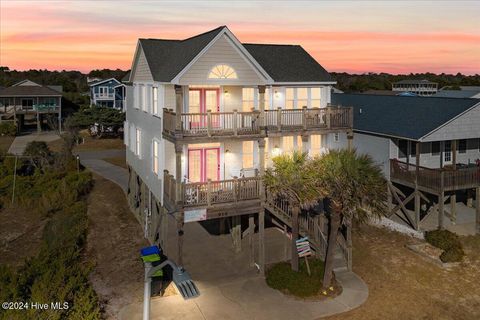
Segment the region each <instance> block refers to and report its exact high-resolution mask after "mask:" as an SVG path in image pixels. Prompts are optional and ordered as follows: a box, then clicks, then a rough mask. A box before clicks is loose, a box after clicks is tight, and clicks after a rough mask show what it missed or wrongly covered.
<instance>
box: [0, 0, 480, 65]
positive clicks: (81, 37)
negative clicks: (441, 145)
mask: <svg viewBox="0 0 480 320" xmlns="http://www.w3.org/2000/svg"><path fill="white" fill-rule="evenodd" d="M479 17H480V1H441V0H437V1H385V0H384V1H339V0H337V1H293V0H289V1H285V0H283V1H232V0H228V1H205V0H203V1H154V0H150V1H128V0H117V1H100V0H96V1H90V0H78V1H48V0H37V1H25V0H22V1H20V0H0V65H1V66H8V67H9V68H10V69H17V70H24V69H38V68H41V69H50V70H62V69H66V70H80V71H83V72H88V71H90V70H92V69H98V68H121V69H129V68H130V64H131V60H132V56H133V53H134V50H135V45H136V41H137V39H138V38H166V39H182V38H186V37H189V36H192V35H195V34H198V33H202V32H205V31H208V30H210V29H213V28H215V27H217V26H219V25H227V26H228V27H229V28H230V30H231V31H232V32H233V33H234V34H235V35H236V36H237V37H238V38H239V39H240V41H242V42H253V43H285V44H300V45H302V46H303V47H304V48H305V49H306V50H307V51H308V52H309V53H310V54H312V55H313V56H314V58H316V59H317V61H318V62H320V63H321V64H322V65H323V66H324V67H325V68H327V70H329V71H347V72H357V73H363V72H390V73H410V72H427V71H429V72H435V73H441V72H445V73H457V72H462V73H466V74H475V73H480V18H479Z"/></svg>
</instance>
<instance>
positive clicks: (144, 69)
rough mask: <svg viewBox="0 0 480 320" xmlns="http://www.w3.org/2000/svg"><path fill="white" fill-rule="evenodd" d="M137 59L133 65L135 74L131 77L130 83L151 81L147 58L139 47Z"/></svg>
mask: <svg viewBox="0 0 480 320" xmlns="http://www.w3.org/2000/svg"><path fill="white" fill-rule="evenodd" d="M138 50H139V52H138V57H137V61H136V65H135V69H134V70H135V72H134V74H133V75H132V82H136V81H153V77H152V72H151V71H150V68H149V66H148V63H147V58H146V57H145V53H144V52H143V49H142V47H141V46H139V47H138Z"/></svg>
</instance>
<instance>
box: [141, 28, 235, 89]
mask: <svg viewBox="0 0 480 320" xmlns="http://www.w3.org/2000/svg"><path fill="white" fill-rule="evenodd" d="M224 27H225V26H221V27H218V28H216V29H213V30H211V31H208V32H206V33H202V34H199V35H197V36H195V37H192V38H188V39H185V40H162V39H140V44H141V46H142V48H143V51H144V53H145V57H146V58H147V62H148V66H149V67H150V71H151V72H152V76H153V79H154V80H155V81H161V82H169V81H171V80H172V79H173V78H175V76H176V75H177V74H179V73H180V71H182V70H183V68H185V67H186V66H187V64H189V63H190V61H192V60H193V58H195V57H196V56H197V54H199V53H200V51H202V49H203V48H204V47H205V46H206V45H207V44H208V43H210V41H212V40H213V38H215V36H216V35H217V34H218V33H219V32H220V31H222V29H223V28H224Z"/></svg>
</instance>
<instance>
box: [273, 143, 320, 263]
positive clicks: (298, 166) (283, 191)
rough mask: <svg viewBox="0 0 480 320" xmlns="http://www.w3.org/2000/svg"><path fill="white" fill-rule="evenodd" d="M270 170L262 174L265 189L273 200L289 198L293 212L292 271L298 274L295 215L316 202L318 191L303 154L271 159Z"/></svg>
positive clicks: (296, 222) (296, 221) (296, 153)
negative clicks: (301, 208) (273, 197)
mask: <svg viewBox="0 0 480 320" xmlns="http://www.w3.org/2000/svg"><path fill="white" fill-rule="evenodd" d="M272 162H273V167H272V168H268V169H267V170H266V172H265V177H264V181H265V186H266V188H267V190H268V192H269V193H271V194H273V195H274V196H275V197H284V198H286V199H288V201H289V202H290V204H292V206H293V210H292V260H291V265H292V270H294V271H298V255H297V254H296V252H297V249H296V244H295V240H296V239H297V238H298V214H299V212H300V207H303V208H308V207H311V206H313V205H314V204H316V203H317V201H318V200H319V198H320V193H319V190H318V189H317V188H316V187H315V180H314V178H315V175H314V173H313V172H312V169H313V167H312V166H309V165H308V157H307V154H306V153H299V152H295V153H293V155H292V156H289V155H281V156H278V157H274V158H273V159H272Z"/></svg>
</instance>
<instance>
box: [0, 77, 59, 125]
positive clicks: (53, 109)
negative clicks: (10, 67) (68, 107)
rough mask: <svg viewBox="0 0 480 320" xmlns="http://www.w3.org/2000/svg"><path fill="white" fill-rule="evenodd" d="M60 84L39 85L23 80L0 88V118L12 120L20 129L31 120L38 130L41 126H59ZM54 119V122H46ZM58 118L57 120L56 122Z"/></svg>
mask: <svg viewBox="0 0 480 320" xmlns="http://www.w3.org/2000/svg"><path fill="white" fill-rule="evenodd" d="M61 117H62V86H47V85H45V86H44V85H40V84H38V83H35V82H33V81H30V80H23V81H21V82H18V83H16V84H14V85H12V86H10V87H7V88H3V89H0V120H13V121H15V122H16V124H17V126H18V130H19V131H21V130H22V129H24V128H25V125H26V124H28V123H29V122H31V121H34V122H35V123H36V127H37V130H38V131H41V130H42V127H43V126H47V125H48V126H51V125H56V124H57V123H58V128H60V126H61ZM49 119H51V120H52V119H55V121H54V122H50V123H49V122H48V120H49ZM57 120H58V122H57Z"/></svg>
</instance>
